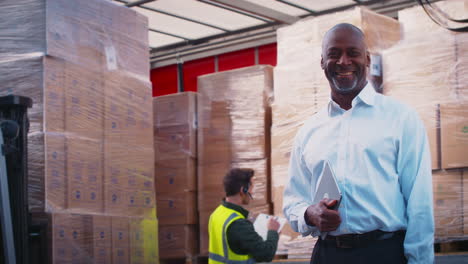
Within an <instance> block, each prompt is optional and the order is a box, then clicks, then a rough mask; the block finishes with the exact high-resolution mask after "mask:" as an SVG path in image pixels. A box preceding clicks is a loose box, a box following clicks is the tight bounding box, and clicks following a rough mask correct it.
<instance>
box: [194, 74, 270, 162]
mask: <svg viewBox="0 0 468 264" xmlns="http://www.w3.org/2000/svg"><path fill="white" fill-rule="evenodd" d="M239 80H242V81H241V84H240V83H239ZM198 87H199V96H198V128H199V129H198V145H199V149H198V153H199V160H200V164H207V163H212V162H222V161H223V159H224V160H226V159H233V160H246V159H262V158H265V157H267V156H268V155H269V149H268V147H267V146H268V144H269V141H270V140H269V132H268V131H269V127H270V125H271V116H270V115H269V112H270V109H269V99H270V96H271V91H272V87H273V69H272V68H271V67H269V66H260V65H259V66H252V67H248V68H242V69H237V70H231V71H226V72H221V73H214V74H208V75H204V76H202V77H200V78H199V79H198ZM221 142H222V143H223V144H222V145H221V144H219V143H221ZM218 146H222V147H223V148H222V149H219V148H218Z"/></svg>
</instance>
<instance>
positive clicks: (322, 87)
mask: <svg viewBox="0 0 468 264" xmlns="http://www.w3.org/2000/svg"><path fill="white" fill-rule="evenodd" d="M339 23H351V24H353V25H355V26H357V27H359V28H360V29H361V30H362V31H363V32H364V34H365V41H366V43H367V46H368V49H369V51H370V52H371V54H380V53H381V52H382V51H383V50H385V49H387V48H390V47H392V46H393V45H395V44H396V43H398V41H399V40H400V34H401V32H400V24H399V23H398V21H396V20H394V19H392V18H389V17H386V16H383V15H379V14H377V13H374V12H372V11H370V10H368V9H365V8H355V9H352V10H349V11H344V12H339V13H333V14H329V15H323V16H319V17H316V18H310V19H304V20H301V21H299V22H297V23H295V24H293V25H290V26H287V27H282V28H280V29H279V30H278V32H277V39H278V64H277V66H276V67H275V70H274V75H275V78H274V87H275V89H274V102H273V105H272V112H273V124H272V128H271V133H272V135H271V140H272V155H271V159H272V160H271V170H272V190H271V193H272V200H273V208H274V209H273V211H274V214H275V215H282V214H283V213H282V201H283V191H284V187H285V185H286V183H287V181H288V166H289V157H290V151H291V149H292V144H293V140H294V137H295V135H296V132H297V131H298V129H299V128H300V127H301V126H302V124H303V122H304V121H305V120H307V119H308V118H309V117H310V116H312V115H313V114H314V113H316V112H317V111H318V110H320V109H321V108H323V107H324V106H325V105H326V104H327V103H328V101H329V98H330V85H329V83H328V80H327V79H326V77H325V74H324V73H323V70H322V69H321V67H320V58H321V53H322V39H323V36H324V35H325V33H326V32H327V31H328V30H329V29H330V28H332V27H333V26H334V25H336V24H339ZM376 89H377V88H376ZM287 230H288V231H285V232H283V233H282V234H281V236H282V239H281V240H280V245H279V247H280V248H282V249H283V252H279V253H284V254H289V253H288V251H289V250H291V252H294V248H295V245H299V244H300V243H295V242H294V241H296V240H297V239H299V238H297V233H295V232H293V231H292V230H291V229H290V228H289V227H288V229H287ZM285 237H286V238H285ZM281 243H283V244H281ZM284 243H288V245H289V246H288V247H287V246H286V245H285V244H284ZM305 245H306V247H305V248H302V249H300V251H301V252H309V253H308V254H310V252H311V250H312V248H313V245H314V243H313V242H311V243H305ZM296 253H297V252H296Z"/></svg>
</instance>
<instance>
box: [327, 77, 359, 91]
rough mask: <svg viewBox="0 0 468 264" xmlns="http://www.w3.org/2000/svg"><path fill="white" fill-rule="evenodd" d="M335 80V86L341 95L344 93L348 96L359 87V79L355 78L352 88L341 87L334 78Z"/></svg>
mask: <svg viewBox="0 0 468 264" xmlns="http://www.w3.org/2000/svg"><path fill="white" fill-rule="evenodd" d="M332 80H333V84H334V85H335V87H336V89H338V91H339V92H341V93H344V94H347V93H350V92H352V91H354V89H356V87H357V83H358V81H357V78H354V81H353V84H352V85H350V86H346V87H341V86H340V85H339V83H338V81H337V80H336V79H335V78H332Z"/></svg>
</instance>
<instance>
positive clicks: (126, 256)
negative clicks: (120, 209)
mask: <svg viewBox="0 0 468 264" xmlns="http://www.w3.org/2000/svg"><path fill="white" fill-rule="evenodd" d="M111 228H112V263H119V264H128V263H130V235H129V228H130V227H129V219H128V218H127V217H112V218H111Z"/></svg>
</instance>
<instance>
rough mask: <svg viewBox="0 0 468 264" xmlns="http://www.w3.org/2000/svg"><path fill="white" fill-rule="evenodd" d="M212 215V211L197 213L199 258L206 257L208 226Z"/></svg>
mask: <svg viewBox="0 0 468 264" xmlns="http://www.w3.org/2000/svg"><path fill="white" fill-rule="evenodd" d="M212 213H213V210H209V211H199V212H198V214H199V216H200V225H199V226H200V239H199V241H200V250H199V254H200V255H201V256H208V246H209V241H210V240H209V239H210V238H209V236H208V224H209V221H210V215H211V214H212Z"/></svg>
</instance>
